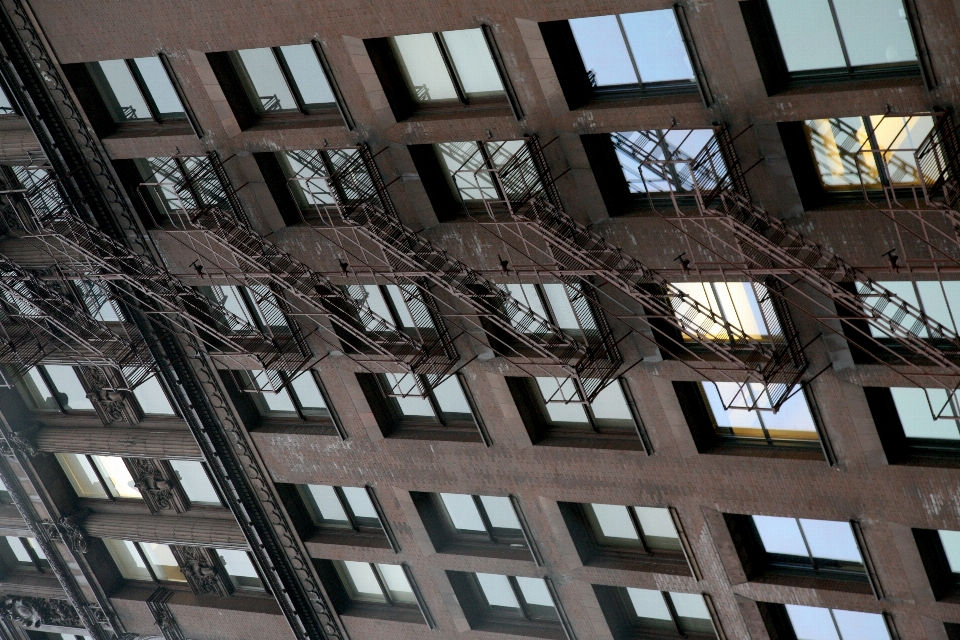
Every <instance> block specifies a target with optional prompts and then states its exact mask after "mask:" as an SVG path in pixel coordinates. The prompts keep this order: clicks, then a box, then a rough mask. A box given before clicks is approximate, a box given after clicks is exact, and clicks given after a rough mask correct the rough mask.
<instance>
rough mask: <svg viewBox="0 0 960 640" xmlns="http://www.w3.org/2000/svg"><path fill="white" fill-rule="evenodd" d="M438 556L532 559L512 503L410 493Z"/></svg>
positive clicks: (510, 500) (509, 500)
mask: <svg viewBox="0 0 960 640" xmlns="http://www.w3.org/2000/svg"><path fill="white" fill-rule="evenodd" d="M411 497H412V498H413V503H414V505H416V507H417V510H418V512H419V513H420V517H421V520H422V521H423V523H424V526H425V527H426V529H427V534H428V535H429V536H430V540H431V541H432V542H433V546H434V548H435V549H436V550H437V551H439V552H440V553H451V554H461V555H473V556H482V557H498V558H509V559H515V560H528V561H529V560H531V559H535V557H533V556H532V555H531V554H532V553H534V552H535V550H534V549H531V548H530V546H529V544H528V541H529V539H528V535H527V532H526V531H525V529H524V526H523V523H522V522H521V520H520V514H519V511H518V506H517V504H516V503H515V502H514V499H513V498H511V497H506V496H480V495H469V494H460V493H412V494H411Z"/></svg>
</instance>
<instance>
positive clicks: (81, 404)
mask: <svg viewBox="0 0 960 640" xmlns="http://www.w3.org/2000/svg"><path fill="white" fill-rule="evenodd" d="M43 368H44V369H45V370H46V372H47V375H48V376H50V380H52V381H53V386H54V387H56V388H57V391H58V392H59V399H60V404H62V405H63V407H64V408H65V409H67V410H68V411H69V410H71V409H74V410H80V411H93V403H91V402H90V399H89V398H87V392H86V391H84V389H83V385H81V384H80V379H79V378H77V374H76V372H74V370H73V367H68V366H65V365H59V364H48V365H45V366H44V367H43Z"/></svg>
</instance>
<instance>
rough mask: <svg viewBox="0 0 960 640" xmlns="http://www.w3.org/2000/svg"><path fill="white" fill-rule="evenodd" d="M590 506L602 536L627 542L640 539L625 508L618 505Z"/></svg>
mask: <svg viewBox="0 0 960 640" xmlns="http://www.w3.org/2000/svg"><path fill="white" fill-rule="evenodd" d="M590 506H591V507H592V508H593V513H594V515H596V517H597V522H598V523H599V524H600V532H601V533H602V534H603V535H604V536H606V537H608V538H625V539H628V540H639V539H640V538H639V536H637V530H636V529H634V527H633V521H632V520H631V519H630V514H629V513H628V512H627V508H626V507H624V506H622V505H619V504H591V505H590Z"/></svg>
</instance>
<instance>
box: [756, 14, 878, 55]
mask: <svg viewBox="0 0 960 640" xmlns="http://www.w3.org/2000/svg"><path fill="white" fill-rule="evenodd" d="M767 5H768V6H769V7H770V13H771V14H773V24H774V28H776V30H777V37H778V38H779V39H780V49H781V50H782V51H783V57H784V58H785V59H786V61H787V69H789V70H790V71H810V70H812V69H834V68H837V67H844V66H846V63H845V62H844V60H843V50H842V49H841V48H840V38H839V37H838V36H837V30H836V27H835V26H834V23H833V14H832V13H831V11H830V5H829V4H828V3H827V0H807V1H806V2H797V0H767ZM865 33H874V32H870V31H865ZM874 36H875V33H874ZM878 39H879V38H878Z"/></svg>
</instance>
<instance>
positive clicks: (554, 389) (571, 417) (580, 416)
mask: <svg viewBox="0 0 960 640" xmlns="http://www.w3.org/2000/svg"><path fill="white" fill-rule="evenodd" d="M536 380H537V386H539V387H540V395H541V396H543V401H544V402H545V403H546V409H547V416H548V417H549V418H550V420H551V421H552V422H575V423H580V424H588V423H589V421H588V420H587V412H586V411H585V410H584V408H583V405H582V404H579V403H577V402H564V400H569V399H571V398H576V397H577V394H576V389H575V387H574V386H573V381H572V380H570V379H566V380H564V381H563V382H562V383H560V382H558V381H557V379H556V378H537V379H536Z"/></svg>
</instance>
